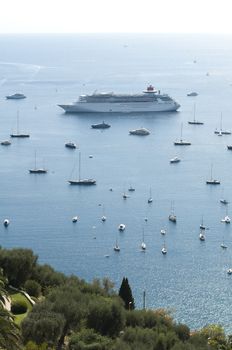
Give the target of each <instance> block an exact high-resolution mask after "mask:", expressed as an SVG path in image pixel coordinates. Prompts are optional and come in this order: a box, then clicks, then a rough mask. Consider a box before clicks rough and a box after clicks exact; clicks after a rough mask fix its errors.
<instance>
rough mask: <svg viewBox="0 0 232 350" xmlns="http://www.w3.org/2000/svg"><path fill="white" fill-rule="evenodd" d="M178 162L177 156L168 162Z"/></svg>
mask: <svg viewBox="0 0 232 350" xmlns="http://www.w3.org/2000/svg"><path fill="white" fill-rule="evenodd" d="M179 162H180V158H179V157H174V158H172V159H170V163H179Z"/></svg>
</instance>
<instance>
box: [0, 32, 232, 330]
mask: <svg viewBox="0 0 232 350" xmlns="http://www.w3.org/2000/svg"><path fill="white" fill-rule="evenodd" d="M0 47H1V58H0V120H1V124H0V125H1V127H0V139H1V140H3V139H7V138H8V137H9V134H10V132H11V131H12V130H14V129H15V128H16V115H17V110H18V111H19V116H20V129H21V131H27V132H30V134H31V137H30V139H21V140H17V139H16V140H13V143H12V145H11V146H10V147H1V148H0V157H1V167H0V183H1V185H0V198H1V201H0V220H3V219H4V218H6V217H8V218H10V220H11V224H10V226H9V227H8V228H7V229H5V228H4V227H3V226H0V244H1V245H2V246H3V247H6V248H11V247H28V248H32V249H33V250H34V252H35V253H36V254H38V255H39V261H40V262H41V263H48V264H51V265H52V266H53V267H54V268H56V269H57V270H60V271H63V272H65V273H67V274H71V273H73V274H77V275H78V276H80V277H82V278H85V279H86V280H88V281H91V280H92V279H93V278H95V277H98V278H102V277H104V276H107V277H109V278H110V279H111V280H113V281H114V282H115V285H116V288H118V287H119V285H120V283H121V280H122V278H123V276H127V277H128V278H129V282H130V284H131V287H132V290H133V294H134V297H135V301H136V306H137V307H142V295H143V291H144V290H146V296H147V298H146V303H147V307H149V308H159V307H165V308H169V309H171V310H172V312H173V315H174V317H175V318H176V319H177V320H178V321H180V322H185V323H187V324H188V325H189V326H190V327H191V328H192V329H195V328H198V327H202V326H204V325H205V324H208V323H218V322H220V323H221V324H222V325H223V326H224V327H225V328H226V330H227V331H228V332H232V326H231V309H230V305H231V304H232V294H231V292H230V291H231V288H232V279H231V276H228V275H227V273H226V271H227V268H229V267H232V253H231V252H232V232H231V227H230V225H227V226H226V225H225V224H222V223H221V222H220V220H221V218H222V217H223V216H225V214H226V210H225V207H224V206H223V205H222V204H220V203H219V199H220V197H221V196H222V190H223V191H224V197H226V198H227V199H228V200H231V201H232V186H231V169H232V152H229V151H227V149H226V145H227V144H232V136H223V137H218V136H216V135H214V133H213V131H214V129H215V128H216V127H217V128H219V127H220V114H221V113H222V115H223V126H224V128H225V129H231V130H232V118H231V115H232V85H231V83H232V41H231V37H229V36H228V37H227V36H225V37H223V36H203V35H195V36H191V35H186V36H180V35H179V36H178V35H176V36H174V35H173V36H171V35H137V34H136V35H135V34H134V35H109V34H108V35H63V36H62V35H53V36H39V35H31V36H30V35H28V36H10V35H9V36H0ZM194 60H197V63H193V61H194ZM207 72H209V75H208V76H207V75H206V73H207ZM148 83H152V84H154V85H155V86H156V87H157V88H158V89H160V90H161V91H163V92H167V93H169V94H170V95H171V96H172V97H173V98H175V99H176V100H177V101H178V102H179V103H180V104H181V109H180V111H179V112H178V113H163V114H153V115H143V114H140V115H117V116H113V115H106V116H104V117H103V116H101V115H65V114H64V113H63V112H62V110H61V109H60V108H59V107H57V104H58V103H66V102H72V101H74V100H76V99H77V97H78V96H79V94H81V93H92V92H93V91H94V90H99V91H115V92H140V91H141V90H143V89H144V88H145V87H146V86H147V84H148ZM191 91H197V92H198V93H199V96H197V97H196V98H190V97H187V96H186V94H187V93H188V92H191ZM15 92H22V93H24V94H25V95H26V96H27V98H26V99H25V100H21V101H7V100H5V95H7V94H12V93H15ZM194 102H196V118H197V119H199V120H202V121H204V122H205V125H203V126H194V125H192V126H191V125H188V123H187V121H188V120H190V119H193V107H194ZM103 119H104V120H105V121H106V122H109V123H110V124H111V125H112V127H111V128H110V129H108V130H105V131H103V132H102V131H99V130H92V129H91V128H90V125H91V124H92V123H97V122H101V121H102V120H103ZM181 123H183V136H184V138H186V139H188V140H190V141H191V142H192V145H191V146H190V147H182V148H176V147H175V146H174V145H173V141H174V140H175V139H176V138H178V137H179V136H180V127H181ZM141 126H143V127H146V128H148V129H149V130H150V131H151V134H150V135H149V136H147V137H144V138H142V137H141V138H140V137H135V136H134V137H133V136H129V135H128V131H129V130H130V129H133V128H137V127H141ZM70 140H71V141H74V142H76V143H78V145H79V147H80V150H81V153H82V175H83V177H94V178H95V179H96V180H97V185H96V186H93V187H86V188H78V187H72V186H69V185H68V183H67V180H68V179H69V178H70V174H71V171H72V169H73V167H74V165H75V163H78V150H74V151H73V150H69V149H66V148H65V147H64V143H65V142H67V141H70ZM35 150H36V151H37V162H38V165H43V164H44V165H45V166H46V167H47V168H48V169H49V172H48V174H46V175H41V176H36V175H30V174H29V173H28V169H29V168H30V167H32V166H33V164H34V152H35ZM90 154H92V155H93V158H92V159H90V158H89V155H90ZM175 155H179V156H180V157H181V159H182V161H181V162H180V163H179V164H173V165H170V163H169V160H170V158H172V157H174V156H175ZM211 163H212V164H213V173H214V176H215V177H216V178H219V179H220V180H221V185H220V186H215V187H210V186H207V185H206V184H205V180H206V179H207V178H208V177H209V176H210V167H211ZM130 185H133V186H134V187H135V189H136V191H135V192H134V193H130V198H128V199H127V200H123V199H122V193H123V191H124V190H126V189H127V188H129V186H130ZM150 187H151V188H152V195H153V198H154V201H153V203H152V204H151V205H149V204H148V203H147V199H148V196H149V190H150ZM110 188H113V191H112V192H110V191H109V189H110ZM171 201H174V208H175V213H176V215H177V220H178V222H177V224H176V225H174V224H172V223H170V222H169V221H168V215H169V213H170V207H171ZM99 204H101V206H100V205H99ZM103 206H104V208H105V210H104V211H105V215H106V216H107V221H106V222H105V223H102V222H101V220H100V218H101V216H102V215H103ZM228 214H229V215H231V216H232V212H231V210H230V208H229V211H228ZM74 215H78V216H80V221H79V222H78V223H77V224H73V223H72V221H71V218H72V217H73V216H74ZM202 215H204V223H205V224H206V225H207V226H208V227H209V228H210V230H207V231H206V241H205V242H204V243H202V242H200V241H199V238H198V235H199V224H200V223H201V218H202ZM145 217H147V218H148V221H147V222H145V221H144V218H145ZM120 223H125V224H126V230H125V231H124V232H123V233H119V232H118V230H117V226H118V225H119V224H120ZM161 228H165V229H166V230H167V235H166V245H167V248H168V254H167V255H166V256H162V254H161V248H162V245H163V237H162V236H161V234H160V229H161ZM143 229H144V233H145V241H146V244H147V251H146V253H142V252H141V251H140V244H141V240H142V231H143ZM116 238H117V239H118V242H119V245H120V247H121V252H120V253H119V254H117V253H115V252H114V251H113V246H114V244H115V240H116ZM223 238H224V240H225V243H226V244H227V245H228V249H227V250H225V251H224V250H222V248H221V247H220V244H221V242H222V240H223ZM106 254H109V255H110V257H109V258H106V257H105V255H106Z"/></svg>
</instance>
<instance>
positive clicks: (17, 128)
mask: <svg viewBox="0 0 232 350" xmlns="http://www.w3.org/2000/svg"><path fill="white" fill-rule="evenodd" d="M17 134H19V111H17Z"/></svg>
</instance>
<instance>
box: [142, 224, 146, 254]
mask: <svg viewBox="0 0 232 350" xmlns="http://www.w3.org/2000/svg"><path fill="white" fill-rule="evenodd" d="M146 249H147V246H146V243H145V242H144V229H143V240H142V243H141V250H142V251H145V250H146Z"/></svg>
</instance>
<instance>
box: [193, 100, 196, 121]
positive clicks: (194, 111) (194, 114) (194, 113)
mask: <svg viewBox="0 0 232 350" xmlns="http://www.w3.org/2000/svg"><path fill="white" fill-rule="evenodd" d="M195 116H196V103H194V109H193V120H194V122H195V121H196V118H195Z"/></svg>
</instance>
